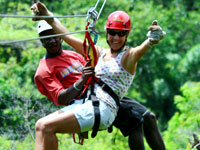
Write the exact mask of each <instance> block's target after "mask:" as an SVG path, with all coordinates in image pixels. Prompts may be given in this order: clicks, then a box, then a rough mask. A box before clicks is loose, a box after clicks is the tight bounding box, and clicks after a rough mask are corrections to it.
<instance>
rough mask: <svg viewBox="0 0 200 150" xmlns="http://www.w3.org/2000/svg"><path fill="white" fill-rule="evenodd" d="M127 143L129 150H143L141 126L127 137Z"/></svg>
mask: <svg viewBox="0 0 200 150" xmlns="http://www.w3.org/2000/svg"><path fill="white" fill-rule="evenodd" d="M128 143H129V147H130V149H131V150H145V148H144V140H143V132H142V124H141V125H140V126H139V127H137V129H135V130H134V131H132V132H131V134H130V135H129V139H128Z"/></svg>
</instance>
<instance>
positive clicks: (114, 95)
mask: <svg viewBox="0 0 200 150" xmlns="http://www.w3.org/2000/svg"><path fill="white" fill-rule="evenodd" d="M96 83H97V84H98V85H99V86H101V88H102V89H103V90H104V91H105V92H107V93H108V94H109V95H110V96H111V97H112V98H113V99H114V100H115V102H116V104H117V106H119V97H118V96H117V95H116V94H115V92H113V90H112V89H111V88H110V87H109V86H108V85H107V84H106V83H104V82H103V81H102V80H98V81H96Z"/></svg>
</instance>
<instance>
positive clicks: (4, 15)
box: [0, 14, 87, 19]
mask: <svg viewBox="0 0 200 150" xmlns="http://www.w3.org/2000/svg"><path fill="white" fill-rule="evenodd" d="M86 16H87V15H67V16H26V15H8V14H0V17H7V18H40V19H41V18H42V19H45V18H73V17H86Z"/></svg>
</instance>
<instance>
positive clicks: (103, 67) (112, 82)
mask: <svg viewBox="0 0 200 150" xmlns="http://www.w3.org/2000/svg"><path fill="white" fill-rule="evenodd" d="M108 51H109V49H108V50H104V51H103V52H101V54H100V57H99V59H98V63H97V65H96V67H95V73H96V76H98V77H99V78H101V80H102V81H103V82H104V83H106V84H107V85H108V86H109V87H110V88H111V89H112V90H113V91H114V92H115V94H116V95H118V97H119V99H120V100H121V99H122V98H123V97H124V94H125V93H126V92H127V90H128V88H129V87H130V85H131V83H132V81H133V78H134V75H132V74H130V73H129V72H127V71H126V70H125V69H124V68H123V67H122V65H121V59H122V56H123V55H124V53H125V52H126V51H122V52H121V53H119V54H118V55H117V57H116V58H112V59H111V60H109V61H103V57H104V56H105V54H106V52H108ZM96 92H97V91H96ZM96 94H97V95H99V94H98V92H97V93H96ZM101 94H102V92H101ZM106 94H107V93H106ZM97 97H98V96H97ZM101 97H102V98H103V95H101ZM107 98H108V97H107ZM107 98H105V97H104V98H103V99H107ZM112 100H113V99H112ZM107 101H109V102H110V103H112V102H111V101H110V100H109V99H107Z"/></svg>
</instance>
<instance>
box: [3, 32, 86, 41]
mask: <svg viewBox="0 0 200 150" xmlns="http://www.w3.org/2000/svg"><path fill="white" fill-rule="evenodd" d="M86 31H87V30H83V31H75V32H68V33H61V34H54V35H47V36H41V37H37V38H31V39H22V40H13V41H0V45H6V44H13V43H18V42H26V41H32V40H39V39H46V38H51V37H57V36H63V35H70V34H76V33H82V32H86Z"/></svg>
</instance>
